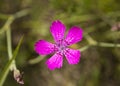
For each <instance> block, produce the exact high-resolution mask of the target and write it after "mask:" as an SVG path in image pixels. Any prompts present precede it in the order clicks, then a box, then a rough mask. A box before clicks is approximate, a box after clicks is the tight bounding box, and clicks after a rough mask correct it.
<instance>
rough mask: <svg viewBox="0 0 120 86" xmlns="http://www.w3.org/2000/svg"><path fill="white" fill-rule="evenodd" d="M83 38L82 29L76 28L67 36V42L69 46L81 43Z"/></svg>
mask: <svg viewBox="0 0 120 86" xmlns="http://www.w3.org/2000/svg"><path fill="white" fill-rule="evenodd" d="M82 37H83V31H82V29H81V28H79V27H76V26H74V27H72V28H71V29H70V30H69V32H68V35H67V36H66V39H65V42H66V44H67V45H71V44H74V43H77V42H79V41H81V40H82Z"/></svg>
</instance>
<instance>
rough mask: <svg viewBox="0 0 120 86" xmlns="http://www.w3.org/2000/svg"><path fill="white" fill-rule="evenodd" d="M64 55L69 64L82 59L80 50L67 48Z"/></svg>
mask: <svg viewBox="0 0 120 86" xmlns="http://www.w3.org/2000/svg"><path fill="white" fill-rule="evenodd" d="M64 55H65V57H66V59H67V61H68V63H69V64H77V63H78V62H79V61H80V51H79V50H73V49H70V48H66V50H65V51H64Z"/></svg>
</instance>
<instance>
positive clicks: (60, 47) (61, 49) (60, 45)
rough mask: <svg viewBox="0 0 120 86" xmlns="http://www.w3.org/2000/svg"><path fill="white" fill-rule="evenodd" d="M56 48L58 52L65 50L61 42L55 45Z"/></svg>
mask: <svg viewBox="0 0 120 86" xmlns="http://www.w3.org/2000/svg"><path fill="white" fill-rule="evenodd" d="M57 47H58V51H60V52H61V51H64V50H65V49H66V46H65V45H64V43H63V41H60V42H59V43H58V44H57Z"/></svg>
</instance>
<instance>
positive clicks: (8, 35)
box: [6, 28, 16, 71]
mask: <svg viewBox="0 0 120 86" xmlns="http://www.w3.org/2000/svg"><path fill="white" fill-rule="evenodd" d="M6 36H7V49H8V50H7V51H8V57H9V60H10V59H11V58H12V44H11V43H12V42H11V29H10V28H9V29H8V30H7V31H6ZM15 69H16V64H15V60H13V62H12V65H11V67H10V70H11V71H13V70H15Z"/></svg>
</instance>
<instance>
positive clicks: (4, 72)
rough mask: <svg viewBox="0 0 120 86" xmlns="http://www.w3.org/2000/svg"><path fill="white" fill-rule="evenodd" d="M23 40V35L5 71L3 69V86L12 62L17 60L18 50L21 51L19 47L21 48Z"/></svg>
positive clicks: (0, 79) (0, 82) (0, 84)
mask: <svg viewBox="0 0 120 86" xmlns="http://www.w3.org/2000/svg"><path fill="white" fill-rule="evenodd" d="M22 41H23V37H21V39H20V41H19V43H18V45H17V47H16V49H15V51H14V53H13V56H12V58H11V59H10V60H9V61H8V63H7V64H6V65H5V67H4V69H3V71H2V73H1V75H0V86H3V84H4V82H5V79H6V77H7V75H8V73H9V70H10V66H11V64H12V62H13V61H14V60H15V58H16V56H17V54H18V51H19V48H20V45H21V43H22Z"/></svg>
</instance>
